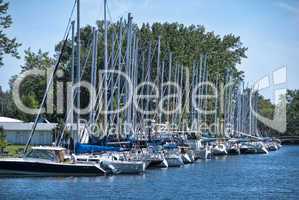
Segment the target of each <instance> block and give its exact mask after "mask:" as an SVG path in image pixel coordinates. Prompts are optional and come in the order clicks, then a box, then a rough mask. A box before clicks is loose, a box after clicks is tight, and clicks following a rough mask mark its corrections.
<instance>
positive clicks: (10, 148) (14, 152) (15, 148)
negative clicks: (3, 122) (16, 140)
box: [5, 144, 25, 157]
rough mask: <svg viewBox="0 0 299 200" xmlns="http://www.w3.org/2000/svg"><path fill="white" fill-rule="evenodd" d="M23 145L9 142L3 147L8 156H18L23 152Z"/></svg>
mask: <svg viewBox="0 0 299 200" xmlns="http://www.w3.org/2000/svg"><path fill="white" fill-rule="evenodd" d="M24 147H25V146H24V145H12V144H9V145H7V147H6V148H5V151H6V152H7V155H8V156H13V157H15V156H19V155H21V154H22V153H23V150H24Z"/></svg>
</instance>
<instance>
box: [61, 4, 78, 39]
mask: <svg viewBox="0 0 299 200" xmlns="http://www.w3.org/2000/svg"><path fill="white" fill-rule="evenodd" d="M76 4H77V0H75V1H74V5H73V7H72V10H71V14H70V16H69V20H68V23H67V26H66V27H67V28H66V30H65V32H64V35H63V38H66V36H67V34H68V33H69V31H70V30H69V27H70V25H71V22H72V17H73V14H74V10H75V7H76Z"/></svg>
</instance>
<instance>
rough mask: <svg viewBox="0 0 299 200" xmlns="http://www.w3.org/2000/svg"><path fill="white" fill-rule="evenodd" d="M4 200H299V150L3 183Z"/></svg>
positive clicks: (0, 193)
mask: <svg viewBox="0 0 299 200" xmlns="http://www.w3.org/2000/svg"><path fill="white" fill-rule="evenodd" d="M4 199H122V200H125V199H144V200H148V199H184V200H186V199H299V146H283V147H282V148H281V149H280V150H279V151H277V152H271V153H270V154H268V155H241V156H230V157H226V158H218V159H215V160H210V161H206V162H204V161H199V162H197V163H195V164H192V165H187V166H184V167H183V168H170V169H157V170H148V171H146V174H144V175H139V176H111V177H96V178H87V177H83V178H6V179H3V178H2V179H0V200H4Z"/></svg>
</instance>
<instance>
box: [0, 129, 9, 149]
mask: <svg viewBox="0 0 299 200" xmlns="http://www.w3.org/2000/svg"><path fill="white" fill-rule="evenodd" d="M5 138H6V135H5V133H4V130H3V127H0V153H3V152H4V149H5V148H6V146H7V142H6V139H5Z"/></svg>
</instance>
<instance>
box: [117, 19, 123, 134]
mask: <svg viewBox="0 0 299 200" xmlns="http://www.w3.org/2000/svg"><path fill="white" fill-rule="evenodd" d="M119 24H120V25H119V36H118V71H119V72H121V66H122V65H121V63H122V61H121V60H122V19H120V23H119ZM117 94H118V98H117V110H118V112H117V128H118V134H120V117H119V115H120V113H119V107H120V99H121V96H120V75H117Z"/></svg>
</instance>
